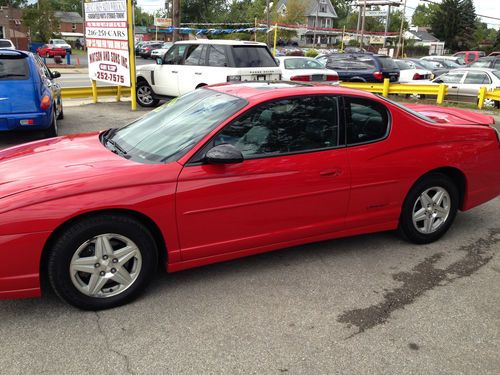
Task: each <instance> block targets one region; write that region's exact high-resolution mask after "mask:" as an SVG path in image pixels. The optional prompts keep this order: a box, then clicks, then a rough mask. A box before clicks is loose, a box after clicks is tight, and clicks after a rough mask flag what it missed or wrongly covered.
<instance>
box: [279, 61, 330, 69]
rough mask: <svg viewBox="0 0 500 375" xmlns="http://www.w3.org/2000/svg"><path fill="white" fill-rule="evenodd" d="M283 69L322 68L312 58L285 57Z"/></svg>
mask: <svg viewBox="0 0 500 375" xmlns="http://www.w3.org/2000/svg"><path fill="white" fill-rule="evenodd" d="M285 69H323V65H321V63H319V62H318V61H316V60H314V59H285Z"/></svg>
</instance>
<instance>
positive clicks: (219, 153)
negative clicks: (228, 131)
mask: <svg viewBox="0 0 500 375" xmlns="http://www.w3.org/2000/svg"><path fill="white" fill-rule="evenodd" d="M205 161H206V162H207V163H208V164H236V163H241V162H243V154H242V153H241V151H239V150H238V149H237V148H236V147H234V146H233V145H230V144H228V143H224V144H221V145H218V146H215V147H213V148H211V149H210V150H208V152H207V153H206V155H205Z"/></svg>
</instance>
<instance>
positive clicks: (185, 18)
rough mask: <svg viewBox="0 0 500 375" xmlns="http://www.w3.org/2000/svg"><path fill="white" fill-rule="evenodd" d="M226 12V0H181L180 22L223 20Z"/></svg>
mask: <svg viewBox="0 0 500 375" xmlns="http://www.w3.org/2000/svg"><path fill="white" fill-rule="evenodd" d="M227 13H228V3H227V2H226V0H182V1H181V22H193V23H196V22H199V23H209V22H223V21H225V17H226V16H225V15H226V14H227Z"/></svg>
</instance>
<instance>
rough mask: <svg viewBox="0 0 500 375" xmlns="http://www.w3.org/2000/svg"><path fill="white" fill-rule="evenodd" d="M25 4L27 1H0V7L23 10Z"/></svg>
mask: <svg viewBox="0 0 500 375" xmlns="http://www.w3.org/2000/svg"><path fill="white" fill-rule="evenodd" d="M27 4H28V0H0V6H2V7H6V6H9V7H12V8H23V7H25V6H26V5H27Z"/></svg>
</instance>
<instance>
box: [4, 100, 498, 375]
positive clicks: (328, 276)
mask: <svg viewBox="0 0 500 375" xmlns="http://www.w3.org/2000/svg"><path fill="white" fill-rule="evenodd" d="M129 106H130V104H129V103H121V104H105V103H100V104H98V105H96V106H81V107H70V106H68V105H67V106H66V107H65V120H63V121H61V122H60V131H61V133H62V134H72V133H80V132H86V131H93V130H99V129H105V128H108V127H114V126H120V125H123V124H125V123H126V122H127V121H130V120H132V119H133V118H134V117H136V116H140V115H141V114H143V113H145V111H144V110H141V111H139V112H137V113H133V114H131V112H130V111H129ZM90 114H92V116H90ZM499 120H500V119H497V122H500V121H499ZM36 138H37V134H35V133H33V134H31V133H30V134H28V133H26V134H8V135H4V134H2V138H1V141H0V147H5V146H7V145H12V144H17V143H20V142H24V141H29V140H34V139H36ZM499 210H500V199H499V198H497V199H496V200H494V201H492V202H490V203H488V204H485V205H483V206H481V207H478V208H476V209H474V210H472V211H470V212H466V213H461V214H459V216H458V217H457V220H456V222H455V225H454V226H453V227H452V229H451V230H450V232H449V233H448V234H447V235H446V236H445V237H444V238H443V239H442V240H441V241H439V242H437V243H434V244H430V245H425V246H415V245H411V244H408V243H406V242H404V241H402V240H401V239H399V238H398V237H397V236H395V235H394V234H393V233H382V234H376V235H366V236H359V237H354V238H347V239H340V240H334V241H325V242H321V243H317V244H312V245H307V246H300V247H295V248H290V249H285V250H282V251H278V252H274V253H269V254H264V255H259V256H254V257H250V258H245V259H240V260H237V261H232V262H228V263H224V264H218V265H213V266H208V267H203V268H200V269H194V270H190V271H184V272H180V273H177V274H171V275H165V274H159V275H158V276H157V277H156V279H155V281H154V282H153V285H152V287H151V288H150V289H149V291H148V292H147V293H146V294H145V295H144V296H143V297H142V298H140V299H139V300H138V301H137V302H135V303H133V304H131V305H128V306H125V307H121V308H117V309H114V310H108V311H104V312H99V313H90V312H80V311H77V310H75V309H73V308H70V307H68V306H66V305H65V304H63V303H62V302H60V301H59V300H58V299H57V298H56V297H55V296H54V295H52V294H49V295H47V296H44V298H42V299H39V300H19V301H0V345H1V347H2V348H3V353H2V355H0V372H1V373H34V372H37V373H61V372H64V373H83V372H87V371H105V372H108V373H127V372H128V373H141V374H142V373H172V374H174V373H175V374H179V373H186V374H191V373H227V374H235V373H257V374H282V373H290V374H299V373H300V374H302V373H304V374H327V373H328V374H332V373H339V374H340V373H343V374H345V373H424V372H430V373H477V374H488V373H495V371H496V370H497V369H498V368H499V366H500V359H499V358H498V352H499V349H500V343H499V334H500V332H499V326H500V325H499V323H500V321H499V318H498V317H499V315H500V314H499V312H500V304H499V300H498V294H499V292H500V287H499V285H500V283H499V280H500V275H499V274H500V255H499V250H500V218H499V217H498V212H499Z"/></svg>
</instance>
